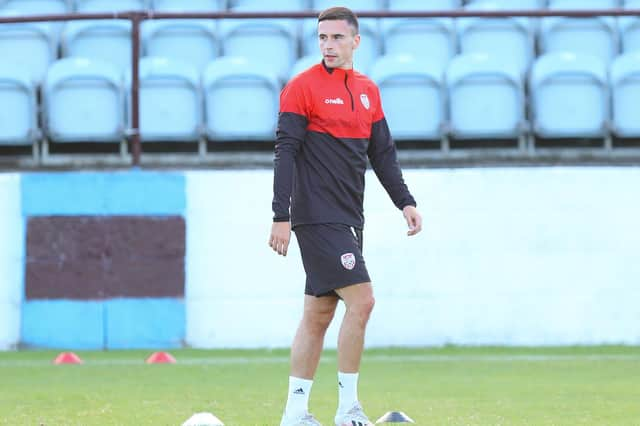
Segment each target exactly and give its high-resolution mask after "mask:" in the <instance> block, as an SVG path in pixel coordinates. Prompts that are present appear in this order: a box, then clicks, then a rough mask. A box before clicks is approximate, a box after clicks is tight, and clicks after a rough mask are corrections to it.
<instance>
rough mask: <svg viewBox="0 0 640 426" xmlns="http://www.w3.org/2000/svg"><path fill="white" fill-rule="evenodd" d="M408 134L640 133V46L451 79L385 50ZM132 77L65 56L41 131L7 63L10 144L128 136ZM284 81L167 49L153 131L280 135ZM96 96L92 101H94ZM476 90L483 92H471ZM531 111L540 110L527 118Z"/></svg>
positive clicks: (151, 85)
mask: <svg viewBox="0 0 640 426" xmlns="http://www.w3.org/2000/svg"><path fill="white" fill-rule="evenodd" d="M372 78H373V79H374V80H375V81H376V82H377V84H378V85H379V87H380V90H381V96H382V101H383V104H384V108H385V111H386V115H387V119H388V122H389V125H390V127H391V130H392V133H393V135H394V137H395V138H396V139H397V140H438V139H441V138H443V137H444V136H451V137H453V138H457V139H486V138H491V139H499V138H506V139H509V138H519V137H521V136H523V135H526V134H528V133H529V132H530V131H532V132H533V134H535V135H537V136H538V137H543V138H576V137H584V138H601V137H607V136H608V135H609V134H610V132H613V134H615V135H617V136H619V137H635V138H637V137H640V109H639V108H637V100H638V99H640V97H639V96H640V53H632V54H626V55H622V56H620V57H619V58H617V59H616V60H615V61H614V63H613V64H612V65H611V67H610V69H607V67H606V65H605V64H604V63H603V62H602V61H600V60H599V59H598V58H597V57H594V56H589V55H575V54H571V53H551V54H547V55H543V56H542V57H540V58H538V59H537V60H536V62H535V63H534V65H533V68H532V72H531V74H530V76H529V87H530V96H529V97H527V96H526V95H525V93H526V92H525V81H524V79H523V76H522V74H521V73H520V72H519V71H518V69H517V68H515V67H509V66H505V64H504V63H502V62H500V61H496V60H495V59H493V58H492V57H490V56H487V55H481V54H467V55H459V56H457V57H455V58H454V59H453V60H452V61H451V63H450V65H449V67H448V68H447V70H446V72H445V74H444V77H443V76H442V74H441V73H440V71H439V70H438V69H437V68H436V67H433V66H431V64H430V63H429V61H426V60H424V59H418V58H415V57H412V56H386V57H382V58H380V59H379V60H378V61H376V63H375V64H374V66H373V70H372ZM129 89H130V82H129V81H128V80H127V79H125V80H124V81H123V79H122V78H121V76H120V73H119V72H118V70H117V69H116V68H114V67H112V66H110V65H109V64H107V63H103V62H100V61H96V60H90V59H86V58H66V59H61V60H59V61H57V62H55V63H54V64H53V65H52V66H51V67H50V69H49V70H48V72H47V76H46V79H45V83H44V85H43V101H42V102H43V104H42V111H43V118H42V123H43V124H42V131H41V130H40V126H38V115H37V111H38V108H37V105H36V93H35V87H34V86H33V84H32V83H31V82H30V81H29V79H28V78H26V77H25V76H24V75H20V74H15V73H13V74H12V73H11V72H10V71H9V70H7V69H6V68H0V123H1V125H0V143H1V144H11V145H16V144H30V143H33V142H34V140H35V139H37V138H38V137H40V136H41V133H42V132H43V133H44V135H45V136H46V137H47V138H48V139H49V140H51V141H53V142H78V141H95V142H100V141H103V142H110V141H114V142H115V141H118V140H121V139H122V138H124V137H125V135H126V129H127V128H129V127H130V119H129V118H128V117H127V116H129V115H130V111H131V109H130V107H129V106H128V105H129V104H130V98H129V97H128V93H129V92H128V91H129ZM280 89H281V86H280V83H279V81H278V79H277V78H276V76H275V75H273V74H269V73H264V72H261V71H260V70H259V69H258V68H256V67H255V66H254V64H253V63H251V62H249V61H248V60H247V59H246V58H243V57H239V58H233V57H226V58H219V59H216V60H214V61H212V62H211V63H210V64H209V65H208V66H207V67H206V69H205V71H204V73H202V74H200V73H198V71H197V69H195V68H194V67H191V66H189V65H188V64H184V63H180V62H176V61H171V60H168V59H166V58H145V59H143V60H142V61H141V66H140V114H141V115H140V131H141V138H142V140H143V141H197V140H199V139H200V138H201V137H203V136H204V137H206V138H207V139H209V140H212V141H234V140H242V141H246V140H273V137H274V132H275V124H276V118H277V110H278V97H279V96H278V95H279V91H280ZM88 100H90V101H88ZM470 100H473V101H472V102H471V101H470ZM527 109H530V116H529V117H530V118H529V120H530V121H529V120H528V119H527V113H526V111H527Z"/></svg>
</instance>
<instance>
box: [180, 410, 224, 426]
mask: <svg viewBox="0 0 640 426" xmlns="http://www.w3.org/2000/svg"><path fill="white" fill-rule="evenodd" d="M182 426H224V423H222V420H220V419H219V418H217V417H216V416H214V415H213V414H211V413H195V414H194V415H193V416H191V417H189V419H188V420H187V421H186V422H184V423H182Z"/></svg>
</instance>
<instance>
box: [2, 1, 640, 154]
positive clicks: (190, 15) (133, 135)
mask: <svg viewBox="0 0 640 426" xmlns="http://www.w3.org/2000/svg"><path fill="white" fill-rule="evenodd" d="M356 14H357V15H358V16H359V17H360V18H474V17H481V18H508V17H530V18H547V17H553V16H559V17H569V18H593V17H596V16H612V17H617V16H640V9H592V10H549V9H539V10H538V9H536V10H499V11H485V10H482V11H480V10H444V11H401V12H400V11H367V12H356ZM317 16H318V12H315V11H306V12H183V13H174V12H154V11H151V10H149V11H131V12H112V13H75V14H63V15H30V16H7V17H0V24H10V23H23V22H60V21H75V20H90V19H128V20H130V21H131V24H132V28H131V43H132V49H131V94H130V96H131V129H129V132H128V134H129V142H130V144H131V153H132V160H133V165H134V166H139V165H140V155H141V153H142V146H141V143H140V97H139V96H140V90H139V89H140V87H139V86H140V81H139V76H138V61H139V59H140V24H141V23H142V21H144V20H147V19H265V18H293V19H301V18H315V17H317Z"/></svg>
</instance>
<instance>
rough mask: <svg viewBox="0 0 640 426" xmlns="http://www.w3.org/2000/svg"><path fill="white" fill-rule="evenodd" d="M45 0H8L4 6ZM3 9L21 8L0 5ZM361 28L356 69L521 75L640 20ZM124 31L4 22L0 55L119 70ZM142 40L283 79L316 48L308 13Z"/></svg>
mask: <svg viewBox="0 0 640 426" xmlns="http://www.w3.org/2000/svg"><path fill="white" fill-rule="evenodd" d="M51 1H53V0H19V1H18V0H11V1H9V2H7V3H6V4H5V7H10V6H11V7H13V6H12V5H14V4H23V3H24V4H29V3H38V2H51ZM121 1H122V0H121ZM513 1H514V0H508V1H507V0H476V1H474V2H473V3H471V4H469V5H468V6H467V7H468V8H471V9H487V10H496V9H501V8H502V9H504V8H510V7H513ZM536 1H537V0H536ZM591 1H603V0H591ZM94 2H97V3H99V4H102V3H100V1H99V0H93V1H90V0H86V1H85V2H82V3H83V4H85V3H86V4H94ZM103 3H104V2H103ZM107 3H108V4H112V2H111V1H109V2H107ZM451 3H454V2H451ZM585 3H588V2H585V1H580V2H575V0H555V1H554V2H553V6H552V7H557V8H573V7H576V5H580V6H581V7H584V5H585ZM603 3H611V4H613V3H615V1H613V0H607V1H606V2H605V1H603ZM79 4H80V3H79ZM626 4H627V5H628V6H629V7H637V8H640V0H627V3H626ZM634 5H635V6H634ZM96 7H97V6H96ZM243 9H253V7H250V6H247V5H246V4H244V3H243V4H240V5H238V6H237V7H236V10H243ZM4 12H5V14H19V13H24V12H21V11H19V10H13V11H11V10H9V9H6V8H5V9H4ZM361 34H362V38H363V42H362V44H361V47H360V49H359V50H358V51H357V52H356V58H355V59H356V68H357V69H359V70H360V71H362V72H364V73H368V72H369V71H370V70H371V66H372V65H373V63H374V62H375V61H376V59H377V58H378V57H380V56H383V55H389V54H412V55H415V56H418V57H429V58H432V59H433V60H436V61H438V62H439V63H440V65H441V68H442V69H444V68H445V67H446V66H447V64H448V62H449V61H450V60H451V59H452V58H453V57H454V56H456V55H457V54H459V53H463V54H465V53H489V54H492V55H494V56H497V57H500V58H502V60H504V61H508V62H515V63H516V65H517V66H518V67H519V68H520V70H521V72H522V73H526V72H527V71H528V69H529V67H530V64H531V62H532V60H533V59H534V58H535V56H536V54H537V52H539V53H540V54H545V53H550V52H557V51H571V52H575V53H587V54H592V55H596V56H599V57H600V58H601V59H602V60H604V61H607V62H610V61H611V60H612V59H613V58H615V57H616V56H618V54H620V53H628V52H632V51H636V50H640V17H624V18H619V19H614V18H611V17H599V18H589V19H576V18H573V19H572V18H562V17H557V18H546V19H543V20H541V21H540V22H537V21H533V20H530V19H527V18H504V19H488V18H465V19H458V20H453V19H444V18H443V19H401V18H398V19H380V20H377V19H362V20H361ZM130 35H131V23H130V22H129V21H127V20H102V21H74V22H69V23H67V24H64V25H60V24H55V25H54V24H46V23H45V24H43V23H25V24H5V25H0V57H2V58H3V59H4V61H6V63H7V64H8V65H9V66H17V67H22V68H24V69H27V70H29V71H28V72H30V74H31V77H32V78H33V79H34V80H35V81H36V82H41V81H42V79H43V77H44V75H45V72H46V70H47V68H48V66H49V64H51V63H52V62H53V61H55V60H56V59H57V58H58V56H62V57H93V58H96V59H100V60H104V61H107V62H110V63H112V64H113V65H115V66H116V67H118V68H120V69H121V70H122V71H123V72H126V70H128V69H129V68H130V63H131V37H130ZM536 40H537V46H536ZM141 47H142V53H143V54H144V55H146V56H152V57H158V56H164V57H168V58H171V59H176V60H180V61H184V62H188V63H191V64H193V65H194V66H196V67H197V68H198V69H199V70H200V71H202V70H203V69H204V67H205V66H206V64H208V63H209V62H210V61H211V60H213V59H215V58H217V57H220V56H247V57H250V58H252V60H254V61H255V62H256V63H257V64H258V65H257V66H260V67H262V68H264V69H265V70H268V71H270V72H275V73H276V74H277V75H278V77H279V78H280V79H281V80H282V81H285V80H286V78H287V76H288V75H289V73H290V70H291V67H292V66H293V64H294V62H295V61H296V60H297V59H298V58H299V57H302V56H306V55H310V54H314V53H316V52H317V51H318V46H317V35H316V22H315V20H313V19H306V20H303V21H296V20H287V19H267V20H253V19H248V20H227V21H221V22H216V21H213V20H155V21H147V22H144V24H143V34H142V46H141ZM58 51H60V55H59V52H58ZM274 52H277V55H278V60H277V61H274V60H273V56H274Z"/></svg>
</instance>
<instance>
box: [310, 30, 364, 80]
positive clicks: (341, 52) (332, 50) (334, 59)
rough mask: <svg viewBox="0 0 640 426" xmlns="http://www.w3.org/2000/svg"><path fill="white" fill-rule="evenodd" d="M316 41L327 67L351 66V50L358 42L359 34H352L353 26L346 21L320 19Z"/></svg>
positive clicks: (355, 47) (346, 67) (347, 67)
mask: <svg viewBox="0 0 640 426" xmlns="http://www.w3.org/2000/svg"><path fill="white" fill-rule="evenodd" d="M318 43H319V44H320V52H321V53H322V57H323V58H324V63H325V65H326V66H327V67H329V68H344V69H351V68H353V51H354V50H355V49H357V47H358V45H359V44H360V34H354V28H353V27H352V26H350V25H349V23H348V22H347V21H344V20H326V21H320V22H319V23H318Z"/></svg>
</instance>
